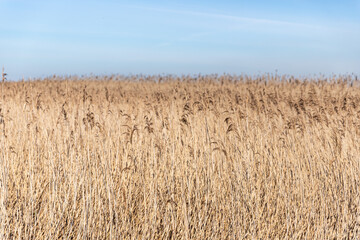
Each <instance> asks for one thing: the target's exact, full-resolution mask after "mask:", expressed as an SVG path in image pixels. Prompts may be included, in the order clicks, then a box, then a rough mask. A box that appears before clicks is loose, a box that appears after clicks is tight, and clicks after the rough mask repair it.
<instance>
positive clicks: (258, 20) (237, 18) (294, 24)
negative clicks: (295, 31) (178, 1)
mask: <svg viewBox="0 0 360 240" xmlns="http://www.w3.org/2000/svg"><path fill="white" fill-rule="evenodd" d="M135 8H138V9H144V10H149V11H157V12H164V13H176V14H182V15H192V16H203V17H208V18H217V19H223V20H232V21H237V22H245V23H251V24H262V25H276V26H287V27H305V28H312V29H315V28H321V26H318V25H310V24H305V23H297V22H291V21H281V20H272V19H265V18H253V17H240V16H234V15H229V14H219V13H209V12H200V11H187V10H175V9H168V8H154V7H143V6H135Z"/></svg>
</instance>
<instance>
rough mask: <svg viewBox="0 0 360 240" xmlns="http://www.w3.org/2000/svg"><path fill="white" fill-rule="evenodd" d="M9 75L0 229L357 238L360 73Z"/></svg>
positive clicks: (68, 235)
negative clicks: (285, 76)
mask: <svg viewBox="0 0 360 240" xmlns="http://www.w3.org/2000/svg"><path fill="white" fill-rule="evenodd" d="M116 78H117V77H107V78H105V77H104V78H102V79H91V78H88V79H86V80H84V79H78V80H75V79H57V78H56V77H54V78H52V79H45V80H43V81H31V82H16V83H13V82H5V83H4V86H3V87H4V89H3V100H2V103H1V108H0V134H1V138H0V140H1V150H0V154H1V155H0V171H1V172H0V221H1V222H0V233H1V238H2V239H13V238H21V239H24V238H29V239H55V238H65V239H73V238H74V239H78V238H92V239H93V238H99V239H207V238H209V239H334V238H338V239H358V238H359V236H360V195H359V190H360V137H359V136H360V105H359V103H360V88H359V86H358V85H359V83H358V82H357V81H355V82H350V81H351V80H349V78H350V77H336V78H333V79H330V80H328V81H322V80H319V79H314V80H312V81H307V80H305V79H302V80H301V81H298V80H294V79H291V81H290V80H286V81H285V80H283V81H280V80H279V79H275V77H274V76H263V77H259V78H256V79H255V78H253V79H251V78H245V77H230V76H221V77H216V76H205V77H199V78H198V79H197V80H196V81H195V80H194V79H191V78H188V77H183V78H182V79H181V80H180V79H176V78H172V77H162V79H159V81H158V78H157V77H150V78H149V77H148V78H144V79H142V78H141V77H133V78H127V79H123V80H122V81H118V80H117V79H116Z"/></svg>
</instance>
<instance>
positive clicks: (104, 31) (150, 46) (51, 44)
mask: <svg viewBox="0 0 360 240" xmlns="http://www.w3.org/2000/svg"><path fill="white" fill-rule="evenodd" d="M359 43H360V0H344V1H332V0H329V1H322V0H319V1H310V0H286V1H285V0H282V1H280V0H277V1H269V0H267V1H266V0H261V1H260V0H253V1H241V0H239V1H226V0H224V1H214V0H208V1H189V0H184V1H175V0H170V1H160V0H158V1H137V0H134V1H115V0H103V1H94V0H88V1H83V0H78V1H76V0H73V1H70V0H62V1H36V0H33V1H25V0H0V65H1V66H5V69H6V71H7V72H8V74H9V79H12V80H17V79H20V78H21V77H22V76H24V77H25V78H28V77H32V78H36V77H46V76H49V75H52V74H57V75H69V74H71V75H73V74H77V75H82V74H99V75H102V74H113V73H114V74H116V73H119V74H125V75H127V74H178V75H181V74H197V73H202V74H211V73H219V74H221V73H229V74H242V73H244V74H250V75H253V74H259V73H274V72H275V71H277V72H278V73H280V74H293V75H302V76H303V75H312V74H320V73H321V74H326V75H330V74H352V73H355V74H360V44H359Z"/></svg>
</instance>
